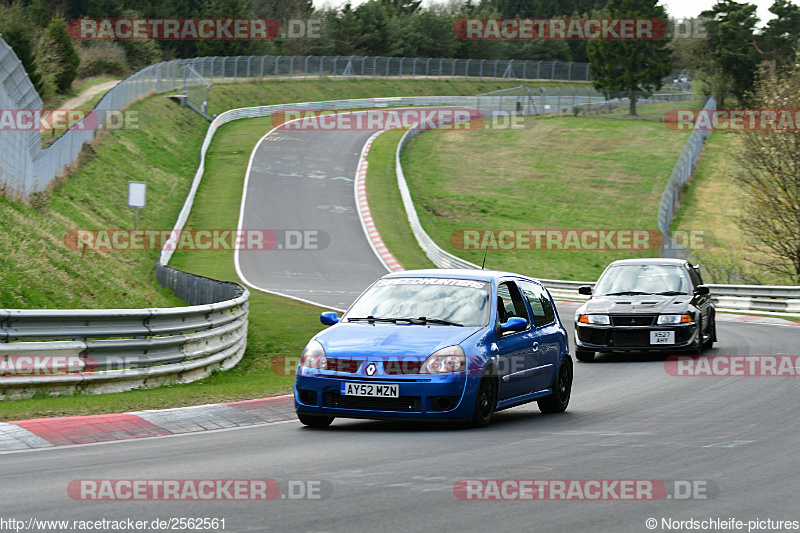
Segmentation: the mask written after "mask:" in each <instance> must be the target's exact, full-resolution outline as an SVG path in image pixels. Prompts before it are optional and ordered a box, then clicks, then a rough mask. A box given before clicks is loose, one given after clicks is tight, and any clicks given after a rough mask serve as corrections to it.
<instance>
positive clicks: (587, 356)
mask: <svg viewBox="0 0 800 533" xmlns="http://www.w3.org/2000/svg"><path fill="white" fill-rule="evenodd" d="M575 357H576V358H577V359H578V361H583V362H584V363H591V362H592V361H594V352H593V351H592V350H587V349H585V348H581V347H579V346H576V347H575Z"/></svg>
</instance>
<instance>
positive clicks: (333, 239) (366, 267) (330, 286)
mask: <svg viewBox="0 0 800 533" xmlns="http://www.w3.org/2000/svg"><path fill="white" fill-rule="evenodd" d="M373 133H374V132H372V131H338V132H335V134H332V133H331V132H327V131H318V130H309V131H286V130H285V129H284V128H278V129H276V130H274V131H273V132H272V133H270V134H269V135H267V136H266V137H264V138H263V139H262V141H261V142H260V143H259V144H258V146H257V147H256V149H255V152H254V155H253V156H252V162H251V165H250V173H249V177H248V180H247V186H246V190H245V199H244V206H245V207H244V210H243V213H244V214H243V215H242V223H241V226H240V227H241V229H270V230H273V231H274V230H277V231H276V235H277V236H280V235H285V233H282V232H283V231H285V230H289V231H290V232H294V233H292V235H298V233H296V232H298V231H299V232H302V233H300V235H302V236H303V239H304V242H303V243H302V246H301V245H300V243H299V242H298V243H297V244H295V242H296V241H290V242H278V243H276V246H275V247H273V248H272V249H270V250H263V251H260V250H245V251H241V252H239V255H238V261H239V269H240V272H241V274H242V275H243V276H244V278H245V279H246V280H247V281H248V282H249V283H250V284H251V285H253V286H255V287H259V288H262V289H265V290H268V291H270V292H275V293H278V294H283V295H286V296H291V297H293V298H298V299H302V300H307V301H312V302H316V303H320V304H322V305H325V306H329V307H333V308H340V309H341V308H346V307H348V306H349V305H350V303H352V301H353V300H355V298H356V297H357V296H358V295H359V294H361V292H362V291H363V290H364V289H365V288H366V286H367V285H368V284H369V283H370V282H371V281H373V280H375V279H377V278H379V277H381V276H382V275H384V274H386V273H387V272H389V270H388V269H387V268H386V266H384V264H383V263H382V262H381V261H380V259H379V258H378V256H377V255H376V254H375V252H374V251H373V249H372V248H371V246H370V244H369V241H367V239H366V235H365V233H364V229H363V227H362V225H361V221H360V219H359V216H358V212H357V210H356V202H355V193H354V178H355V174H356V169H357V166H358V162H359V156H360V154H361V150H362V148H363V146H364V143H365V142H366V141H367V139H368V138H369V137H370V136H371V135H372V134H373ZM307 235H308V236H310V238H306V236H307ZM279 240H280V239H279ZM298 240H299V239H298ZM277 245H280V246H281V249H278V247H277ZM287 245H288V246H287ZM295 246H297V247H295ZM287 248H288V249H287Z"/></svg>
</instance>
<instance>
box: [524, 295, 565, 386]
mask: <svg viewBox="0 0 800 533" xmlns="http://www.w3.org/2000/svg"><path fill="white" fill-rule="evenodd" d="M518 284H519V287H520V289H522V294H523V295H525V299H526V300H527V301H528V305H529V306H530V308H531V317H532V318H533V327H534V335H535V337H536V340H535V342H534V346H535V349H534V355H535V358H536V361H535V365H534V368H535V369H536V373H535V375H536V384H535V386H534V390H544V389H546V388H548V387H550V386H551V385H552V384H553V380H554V379H555V370H556V364H557V363H558V356H559V354H560V353H561V351H562V348H561V347H562V343H563V340H564V338H563V337H564V334H563V331H562V330H561V328H560V327H559V326H558V321H557V320H556V312H555V309H554V308H553V302H552V300H551V299H550V297H549V296H548V294H547V291H546V290H545V289H544V288H543V287H542V286H541V285H539V284H537V283H533V282H530V281H519V282H518Z"/></svg>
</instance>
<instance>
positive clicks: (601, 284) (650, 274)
mask: <svg viewBox="0 0 800 533" xmlns="http://www.w3.org/2000/svg"><path fill="white" fill-rule="evenodd" d="M688 293H689V281H688V280H687V279H686V276H684V275H683V273H682V268H681V267H680V266H677V265H617V266H611V267H608V269H606V271H605V272H603V275H602V276H601V277H600V280H599V281H598V282H597V286H596V287H595V290H594V294H596V295H598V296H614V295H619V296H633V295H636V294H663V295H677V294H688Z"/></svg>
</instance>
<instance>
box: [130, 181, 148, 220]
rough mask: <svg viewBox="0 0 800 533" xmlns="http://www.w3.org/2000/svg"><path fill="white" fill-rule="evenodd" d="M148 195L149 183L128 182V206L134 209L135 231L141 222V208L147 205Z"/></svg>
mask: <svg viewBox="0 0 800 533" xmlns="http://www.w3.org/2000/svg"><path fill="white" fill-rule="evenodd" d="M146 195H147V183H145V182H143V181H129V182H128V206H130V207H134V208H135V210H134V214H133V229H134V230H136V225H137V224H138V222H139V208H140V207H144V205H145V201H144V199H145V196H146Z"/></svg>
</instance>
